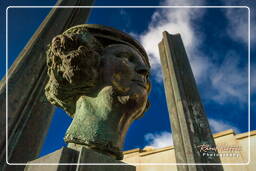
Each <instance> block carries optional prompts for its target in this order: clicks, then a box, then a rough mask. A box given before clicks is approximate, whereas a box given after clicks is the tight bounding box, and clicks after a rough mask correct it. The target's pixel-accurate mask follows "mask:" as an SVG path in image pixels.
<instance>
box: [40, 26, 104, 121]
mask: <svg viewBox="0 0 256 171" xmlns="http://www.w3.org/2000/svg"><path fill="white" fill-rule="evenodd" d="M102 51H103V46H102V44H101V43H100V42H99V41H98V40H97V39H96V38H95V37H94V36H93V35H91V34H90V33H89V32H86V31H82V32H81V31H80V32H79V31H76V30H74V31H73V32H68V33H65V32H64V33H63V34H61V35H58V36H56V37H54V38H53V40H52V42H51V44H50V45H49V49H48V51H47V66H48V71H47V74H48V75H49V81H48V83H47V85H46V87H45V95H46V97H47V99H48V100H49V102H50V103H52V104H54V105H56V106H59V107H61V108H63V109H64V110H65V111H66V112H67V113H68V114H69V115H70V116H71V117H73V115H74V112H75V107H76V106H75V104H76V101H77V99H78V98H79V96H81V95H82V94H86V93H88V92H90V90H91V89H92V88H93V87H94V86H95V85H96V82H97V80H98V76H99V73H98V68H99V64H100V56H101V54H102Z"/></svg>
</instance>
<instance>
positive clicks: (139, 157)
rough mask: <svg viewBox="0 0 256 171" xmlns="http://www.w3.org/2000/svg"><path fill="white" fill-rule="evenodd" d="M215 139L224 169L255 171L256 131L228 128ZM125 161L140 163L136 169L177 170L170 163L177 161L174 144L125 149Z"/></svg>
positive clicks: (141, 170)
mask: <svg viewBox="0 0 256 171" xmlns="http://www.w3.org/2000/svg"><path fill="white" fill-rule="evenodd" d="M214 140H215V142H216V144H217V147H219V149H218V151H219V154H220V159H221V162H222V164H226V165H223V167H224V171H241V170H243V171H253V170H254V169H255V168H256V151H255V149H256V131H251V132H248V133H243V134H237V135H236V134H235V133H234V131H233V130H226V131H223V132H220V133H217V134H214ZM249 142H250V149H249ZM249 152H250V161H249ZM227 155H229V156H227ZM123 161H124V162H126V163H129V164H133V165H136V164H135V163H138V164H137V165H136V171H155V170H157V171H169V170H172V171H176V170H177V167H176V165H168V163H175V162H176V160H175V149H174V147H173V146H169V147H164V148H159V149H155V148H153V147H145V148H144V149H138V148H137V149H133V150H129V151H125V152H124V159H123ZM139 164H141V165H139Z"/></svg>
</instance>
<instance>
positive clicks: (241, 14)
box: [222, 0, 256, 44]
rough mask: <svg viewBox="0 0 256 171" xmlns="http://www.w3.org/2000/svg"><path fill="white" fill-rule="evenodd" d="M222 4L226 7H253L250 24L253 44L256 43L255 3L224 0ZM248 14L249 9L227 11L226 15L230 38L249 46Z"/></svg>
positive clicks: (247, 0) (248, 0)
mask: <svg viewBox="0 0 256 171" xmlns="http://www.w3.org/2000/svg"><path fill="white" fill-rule="evenodd" d="M222 2H223V3H224V4H225V5H240V6H249V7H251V13H250V18H251V19H250V22H251V23H250V24H251V27H250V29H251V36H250V38H251V43H252V44H255V43H256V13H255V11H254V9H253V10H252V8H255V4H254V2H253V1H250V0H246V1H241V0H232V1H228V0H222ZM248 12H249V9H247V8H230V9H225V15H226V17H227V20H228V27H227V33H228V34H229V36H230V37H231V38H232V39H234V40H236V41H238V42H243V43H245V44H248V17H249V16H248Z"/></svg>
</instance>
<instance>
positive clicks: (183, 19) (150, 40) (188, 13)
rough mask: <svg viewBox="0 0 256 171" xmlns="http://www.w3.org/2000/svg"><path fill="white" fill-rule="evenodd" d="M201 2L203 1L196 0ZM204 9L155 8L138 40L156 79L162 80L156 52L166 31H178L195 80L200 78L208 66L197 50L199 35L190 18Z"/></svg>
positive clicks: (179, 3)
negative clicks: (146, 53) (148, 59)
mask: <svg viewBox="0 0 256 171" xmlns="http://www.w3.org/2000/svg"><path fill="white" fill-rule="evenodd" d="M189 2H190V1H187V0H182V1H174V0H169V1H164V2H163V3H162V4H161V5H173V6H174V5H189ZM198 3H200V4H202V3H203V1H198ZM203 13H204V9H192V8H170V9H160V10H157V11H156V12H155V13H154V14H153V16H152V20H151V22H150V24H149V27H148V29H147V31H146V32H144V34H143V35H140V36H139V38H140V41H141V43H142V45H143V46H144V48H145V49H146V51H147V52H148V54H149V58H150V63H151V65H152V69H153V73H154V74H155V76H156V78H157V80H158V81H161V80H162V75H161V67H160V57H159V52H158V43H159V42H160V41H161V39H162V32H163V31H168V32H169V33H170V34H176V33H180V34H181V35H182V40H183V42H184V46H185V47H186V51H187V53H188V54H189V58H190V62H191V65H192V69H193V72H194V74H195V77H196V79H197V80H201V78H202V76H203V74H202V73H204V71H205V70H206V69H207V67H208V62H207V59H205V58H204V57H202V54H200V53H199V51H198V50H197V49H198V48H197V47H198V46H199V45H200V43H201V41H200V40H201V38H200V37H201V35H200V34H199V33H198V32H196V30H194V28H195V27H194V26H193V22H192V20H195V19H198V18H200V16H202V15H203Z"/></svg>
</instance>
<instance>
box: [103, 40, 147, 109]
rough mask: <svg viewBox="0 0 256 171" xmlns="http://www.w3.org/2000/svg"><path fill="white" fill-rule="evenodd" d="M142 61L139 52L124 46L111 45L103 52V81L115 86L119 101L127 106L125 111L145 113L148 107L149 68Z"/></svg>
mask: <svg viewBox="0 0 256 171" xmlns="http://www.w3.org/2000/svg"><path fill="white" fill-rule="evenodd" d="M142 59H143V58H142V56H141V54H140V53H139V52H137V51H136V50H135V49H133V48H131V47H130V46H127V45H123V44H114V45H110V46H108V47H106V48H105V49H104V51H103V56H102V59H101V67H100V73H101V76H102V80H103V82H104V84H106V85H111V86H113V88H114V91H115V92H116V94H117V96H118V101H119V102H120V103H122V104H126V107H125V108H124V110H126V111H127V112H128V110H129V111H130V112H135V111H134V110H136V112H143V110H144V109H145V106H146V102H147V95H148V92H149V90H150V82H149V80H148V76H149V68H148V66H146V64H145V62H144V61H143V60H142ZM132 105H133V108H131V106H132Z"/></svg>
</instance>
